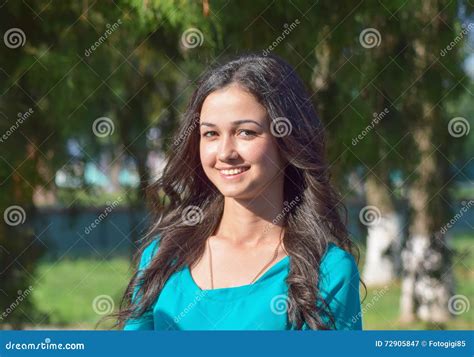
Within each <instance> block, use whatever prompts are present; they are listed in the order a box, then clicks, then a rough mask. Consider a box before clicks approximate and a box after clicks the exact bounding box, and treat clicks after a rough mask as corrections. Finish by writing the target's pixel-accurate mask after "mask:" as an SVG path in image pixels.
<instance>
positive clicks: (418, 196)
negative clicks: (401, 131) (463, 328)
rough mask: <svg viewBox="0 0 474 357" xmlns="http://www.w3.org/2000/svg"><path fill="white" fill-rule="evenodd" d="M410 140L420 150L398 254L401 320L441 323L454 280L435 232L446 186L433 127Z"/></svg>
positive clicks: (446, 316) (420, 130)
mask: <svg viewBox="0 0 474 357" xmlns="http://www.w3.org/2000/svg"><path fill="white" fill-rule="evenodd" d="M430 109H431V108H430V106H429V105H427V104H426V103H424V105H423V114H425V115H430V116H434V115H435V114H436V113H432V112H431V113H430ZM431 119H436V118H431ZM413 135H414V139H415V142H416V145H417V149H418V151H419V165H418V166H417V168H416V169H415V173H414V174H415V175H416V179H415V182H414V183H413V185H412V187H411V190H410V196H409V202H410V208H411V210H412V218H411V224H410V228H409V239H408V241H407V243H406V246H405V247H404V250H403V252H402V262H403V280H402V294H401V301H400V302H401V311H400V312H401V319H402V320H403V321H405V322H409V321H412V320H414V319H415V318H419V319H421V320H422V321H427V322H435V323H442V322H445V321H447V320H448V319H449V318H450V313H449V309H448V301H449V297H450V296H451V295H452V294H453V276H452V271H451V259H450V250H449V249H448V247H447V245H446V242H445V236H443V235H442V234H440V233H436V232H437V231H438V230H439V227H441V226H442V225H443V221H444V219H443V214H442V213H443V211H444V209H443V207H444V203H443V201H442V198H441V197H440V189H442V188H443V186H444V185H442V181H441V178H442V169H441V167H440V164H441V162H439V160H437V154H438V152H437V151H436V149H435V148H434V147H433V145H432V144H431V142H432V140H433V137H434V136H433V128H431V127H430V126H420V127H418V128H414V129H413Z"/></svg>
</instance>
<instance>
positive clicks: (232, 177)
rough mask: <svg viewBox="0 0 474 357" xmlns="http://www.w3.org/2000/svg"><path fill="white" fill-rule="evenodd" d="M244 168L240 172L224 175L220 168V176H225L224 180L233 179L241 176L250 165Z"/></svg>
mask: <svg viewBox="0 0 474 357" xmlns="http://www.w3.org/2000/svg"><path fill="white" fill-rule="evenodd" d="M246 168H247V169H246V170H244V171H242V172H241V173H238V174H236V175H225V174H224V173H223V172H222V171H221V170H219V173H220V175H221V177H223V178H225V179H226V180H233V179H236V178H239V177H241V176H242V175H243V174H244V173H246V172H247V171H248V170H249V169H250V167H246Z"/></svg>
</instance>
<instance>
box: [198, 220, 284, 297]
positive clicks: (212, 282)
mask: <svg viewBox="0 0 474 357" xmlns="http://www.w3.org/2000/svg"><path fill="white" fill-rule="evenodd" d="M282 233H283V229H282V230H281V232H280V237H279V239H280V240H279V242H278V244H277V246H276V249H275V253H274V254H273V257H272V259H271V260H270V261H269V262H268V263H267V264H265V266H264V267H263V268H262V269H261V270H260V271H259V272H258V273H257V275H255V278H253V279H252V281H251V282H250V284H253V283H254V282H255V280H256V279H257V278H258V277H259V275H260V274H261V273H262V272H263V271H265V269H267V268H268V267H269V266H270V264H272V263H273V262H274V261H275V259H276V258H277V257H278V248H280V245H281V241H282V239H281V234H282ZM207 246H208V249H209V270H210V275H211V289H214V272H213V270H212V251H211V244H210V243H209V239H207Z"/></svg>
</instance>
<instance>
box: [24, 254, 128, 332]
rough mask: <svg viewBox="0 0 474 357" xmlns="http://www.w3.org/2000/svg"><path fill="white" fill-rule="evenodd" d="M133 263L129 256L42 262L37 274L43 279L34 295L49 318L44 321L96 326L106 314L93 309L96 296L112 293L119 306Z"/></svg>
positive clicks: (37, 303)
mask: <svg viewBox="0 0 474 357" xmlns="http://www.w3.org/2000/svg"><path fill="white" fill-rule="evenodd" d="M129 265H130V263H129V261H128V260H127V259H125V258H115V259H111V260H108V261H99V260H92V259H77V260H63V261H61V262H59V263H57V264H54V263H47V262H44V263H42V264H40V266H39V269H38V274H37V276H38V277H39V278H40V280H39V282H37V283H36V285H35V286H34V290H33V294H32V295H33V299H34V303H35V305H36V306H37V309H38V310H39V312H40V313H41V319H45V320H44V321H43V322H42V323H45V322H46V323H47V324H51V325H54V326H68V325H77V326H78V327H81V326H83V327H86V328H93V326H94V324H95V323H96V322H97V321H98V320H99V319H100V318H101V317H102V315H100V314H98V313H96V312H95V311H94V309H93V301H94V299H95V298H96V297H97V296H99V295H108V296H110V297H111V298H112V299H113V301H114V306H115V308H117V306H118V303H119V301H120V298H121V294H122V293H123V291H124V289H125V287H126V284H127V280H128V279H129V277H130V276H131V272H130V271H129ZM99 312H100V311H99Z"/></svg>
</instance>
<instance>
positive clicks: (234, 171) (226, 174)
mask: <svg viewBox="0 0 474 357" xmlns="http://www.w3.org/2000/svg"><path fill="white" fill-rule="evenodd" d="M249 169H250V167H239V168H235V169H229V170H219V172H220V173H221V175H222V176H224V177H226V178H229V177H237V176H239V175H241V174H242V173H244V172H246V171H248V170H249Z"/></svg>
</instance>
